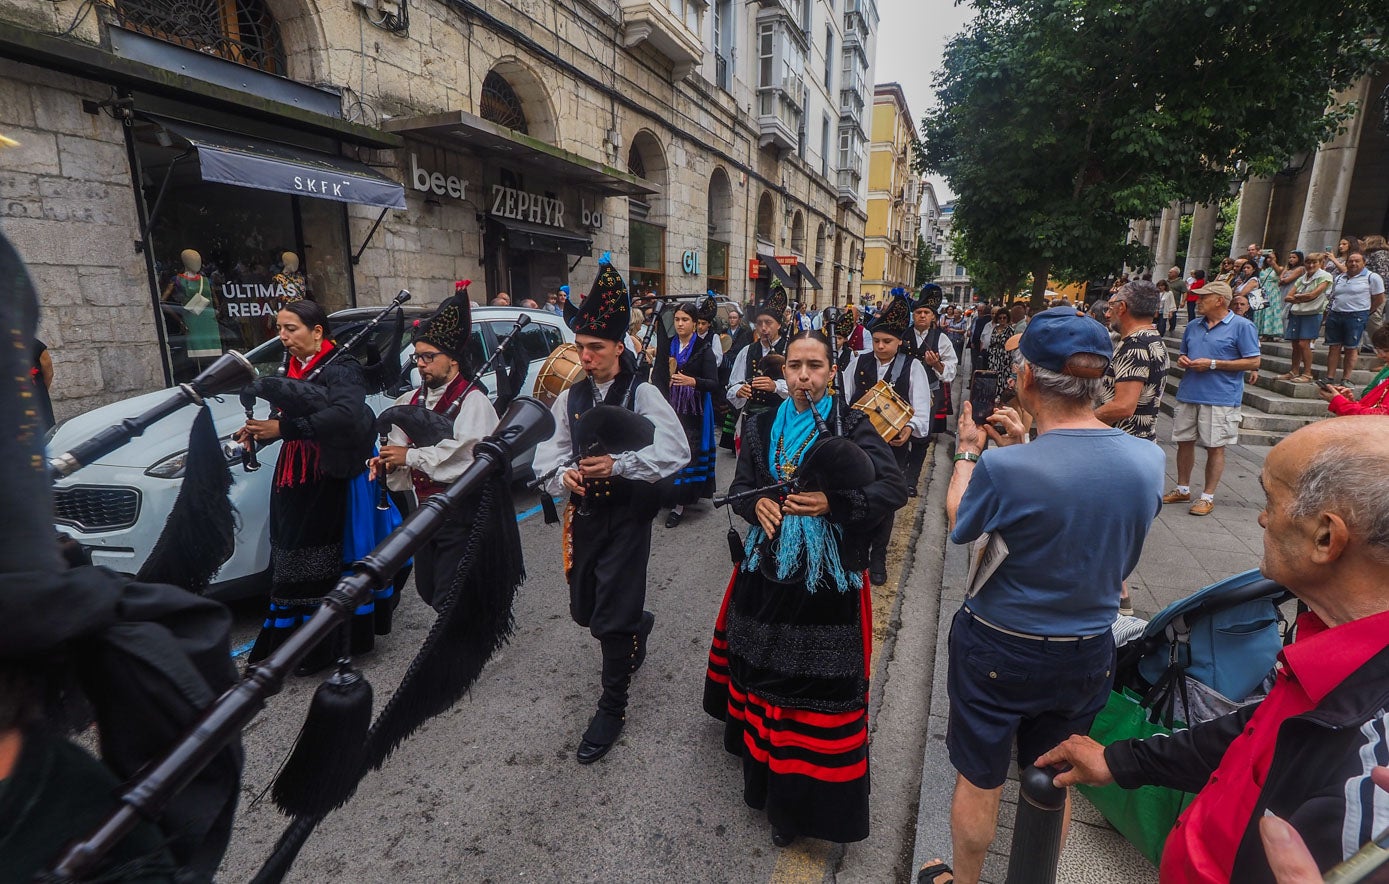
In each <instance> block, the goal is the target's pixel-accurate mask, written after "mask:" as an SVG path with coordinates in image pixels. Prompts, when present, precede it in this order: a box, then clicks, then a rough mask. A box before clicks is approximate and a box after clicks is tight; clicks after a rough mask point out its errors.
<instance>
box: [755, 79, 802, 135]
mask: <svg viewBox="0 0 1389 884" xmlns="http://www.w3.org/2000/svg"><path fill="white" fill-rule="evenodd" d="M804 102H805V85H804V84H802V83H796V82H789V81H788V82H786V83H784V84H783V85H782V86H764V87H762V88H761V89H759V90H757V125H758V128H759V129H760V130H761V139H760V143H761V146H762V147H769V146H775V147H778V148H781V149H783V150H795V149H796V148H797V147H798V146H799V145H800V129H801V108H802V107H803V105H804Z"/></svg>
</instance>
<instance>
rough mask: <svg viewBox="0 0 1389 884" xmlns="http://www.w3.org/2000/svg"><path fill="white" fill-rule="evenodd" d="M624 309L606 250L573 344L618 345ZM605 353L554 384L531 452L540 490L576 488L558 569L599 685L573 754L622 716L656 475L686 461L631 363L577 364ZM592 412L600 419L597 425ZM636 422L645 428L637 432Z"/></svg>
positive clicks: (609, 731)
mask: <svg viewBox="0 0 1389 884" xmlns="http://www.w3.org/2000/svg"><path fill="white" fill-rule="evenodd" d="M630 316H631V302H630V301H629V299H628V296H627V288H626V286H625V285H624V284H623V282H622V277H621V276H620V275H618V272H617V271H616V270H615V269H614V268H613V266H612V264H611V263H609V261H608V260H607V256H606V255H605V256H604V260H603V261H602V262H601V263H600V265H599V273H598V278H597V279H596V280H594V283H593V289H592V290H591V291H590V292H589V295H588V297H587V298H585V299H584V302H583V304H582V305H581V306H580V307H579V308H578V310H577V312H576V313H575V314H574V316H573V321H572V323H571V325H572V328H573V329H574V334H575V336H576V339H577V343H578V345H579V347H580V349H581V350H583V348H584V347H585V345H586V344H590V345H591V344H593V343H601V342H604V341H610V342H614V343H617V344H619V345H620V344H621V343H622V342H623V340H624V339H625V338H626V336H627V325H628V322H629V321H630V320H629V317H630ZM584 355H585V356H588V354H587V353H585V354H584ZM607 358H615V365H616V370H615V374H613V375H612V376H610V377H608V378H606V379H604V380H599V379H598V378H597V377H596V376H595V374H590V375H589V376H588V377H587V378H586V379H585V380H581V381H579V382H578V383H576V384H574V385H573V386H572V387H570V388H569V389H567V390H565V391H564V392H562V393H560V395H559V398H558V399H557V400H556V401H555V404H554V406H553V408H552V409H551V411H552V413H553V414H554V416H555V425H556V427H555V435H554V436H553V437H551V438H550V439H549V440H548V441H546V442H544V443H542V444H541V445H540V446H539V447H538V448H536V453H535V471H536V472H537V473H539V474H541V475H546V474H549V473H551V472H553V473H554V478H553V479H552V480H551V481H550V483H549V484H548V486H547V488H546V491H547V492H552V493H558V492H559V491H560V489H561V488H564V487H569V486H566V485H565V483H564V480H565V478H566V477H569V478H570V479H571V481H573V482H575V483H577V487H578V488H580V489H582V493H580V491H579V490H571V496H570V499H569V505H568V507H567V508H566V511H565V519H564V532H565V544H564V550H565V575H566V577H567V579H568V581H569V611H570V614H571V616H572V617H573V618H574V622H575V623H577V624H579V625H580V626H586V627H588V629H589V632H591V633H592V634H593V637H594V638H596V639H598V641H599V643H600V644H601V646H602V649H603V675H602V682H603V693H602V696H601V697H600V698H599V701H598V711H597V712H596V713H595V714H594V716H593V718H592V720H591V721H590V722H589V725H588V728H587V730H585V731H584V734H583V737H582V739H581V740H580V741H579V748H578V752H577V757H578V760H579V762H580V763H581V764H590V763H592V762H594V761H597V760H598V759H600V758H602V757H603V756H604V755H606V754H607V752H608V750H609V749H611V748H612V745H613V743H614V742H616V741H617V738H618V736H619V735H620V734H621V732H622V727H623V724H624V722H625V721H626V710H627V692H628V688H629V686H630V684H631V681H632V676H633V675H634V674H635V673H636V671H637V669H638V668H640V666H641V664H642V661H643V660H644V659H645V657H646V640H647V636H648V635H649V634H650V632H651V628H652V626H653V624H654V622H655V617H654V615H653V614H651V612H649V611H646V610H644V608H645V604H646V568H647V562H648V560H649V559H650V557H651V520H652V519H653V518H654V517H655V516H656V513H657V511H658V510H659V508H660V502H661V495H662V488H661V481H662V480H663V479H666V478H667V477H669V476H672V475H674V474H675V473H676V472H678V471H679V470H680V469H681V468H683V467H685V466H686V465H688V463H689V461H690V449H689V446H688V445H687V444H686V441H685V431H684V429H683V428H682V427H681V425H680V421H679V419H678V418H677V417H676V414H675V412H674V410H672V409H671V407H670V403H668V402H666V400H665V397H663V396H662V395H661V393H660V391H658V390H657V389H656V387H654V386H652V385H651V384H647V383H644V382H642V381H640V380H638V379H637V376H636V372H635V369H636V366H635V365H634V364H633V363H632V361H631V360H630V359H629V358H628V357H627V356H626V355H625V354H624V355H621V356H615V357H614V354H612V353H611V352H609V351H608V350H606V349H604V351H603V352H602V353H601V354H599V355H598V356H596V357H590V359H593V360H596V361H594V362H592V363H590V360H589V359H586V361H585V365H589V364H593V365H594V366H595V369H594V370H600V369H599V366H603V367H602V368H601V370H602V371H603V372H606V371H610V370H612V366H613V363H610V362H605V361H604V360H605V359H607ZM599 400H601V402H600V401H599ZM616 410H622V411H625V412H626V414H625V417H624V415H623V414H621V413H619V414H616V416H614V412H615V411H616ZM600 421H607V422H608V423H607V426H606V427H605V428H602V429H599V427H600V426H602V425H601V424H600V423H599V422H600ZM589 422H591V423H589ZM643 432H645V433H646V434H647V435H645V437H644V438H638V437H641V436H642V433H643ZM633 439H637V440H638V441H637V443H633V441H632V440H633ZM642 442H644V443H645V444H640V443H642ZM629 446H631V447H629ZM591 449H592V450H591ZM605 458H611V472H610V473H609V474H608V475H607V476H601V477H598V476H594V477H586V476H583V475H581V472H580V471H581V469H592V468H593V467H592V466H591V465H592V464H594V463H595V462H598V463H603V462H604V461H605ZM599 472H602V469H601V467H599Z"/></svg>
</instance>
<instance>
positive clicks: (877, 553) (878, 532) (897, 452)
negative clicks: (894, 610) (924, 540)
mask: <svg viewBox="0 0 1389 884" xmlns="http://www.w3.org/2000/svg"><path fill="white" fill-rule="evenodd" d="M916 441H917V440H915V439H913V440H912V441H911V442H908V443H907V444H906V445H903V446H901V447H899V448H894V449H892V453H893V455H894V456H895V457H896V458H897V468H898V469H900V470H901V471H902V474H903V475H906V472H907V462H908V457H909V456H910V453H911V446H912V445H913V444H915V442H916ZM923 447H924V446H923ZM895 516H896V513H895V512H891V513H888V514H887V515H886V516H884V517H883V520H882V521H881V522H879V523H878V527H877V528H875V529H874V531H873V537H872V540H870V541H869V544H868V570H869V571H886V570H887V545H888V543H889V542H891V540H892V526H893V524H894V523H895V522H896V518H895Z"/></svg>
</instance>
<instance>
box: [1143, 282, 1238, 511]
mask: <svg viewBox="0 0 1389 884" xmlns="http://www.w3.org/2000/svg"><path fill="white" fill-rule="evenodd" d="M1197 294H1198V295H1199V296H1200V300H1198V301H1197V302H1196V310H1197V312H1198V313H1199V314H1200V318H1198V319H1196V320H1194V321H1192V322H1189V323H1187V326H1186V331H1185V332H1184V333H1183V334H1182V353H1181V356H1179V357H1178V358H1177V364H1178V365H1179V366H1181V367H1182V368H1183V369H1185V373H1184V374H1183V375H1182V380H1181V383H1180V384H1178V385H1177V405H1176V409H1175V411H1174V412H1173V414H1172V441H1173V442H1176V443H1177V487H1176V489H1175V490H1173V491H1169V492H1167V494H1165V495H1164V496H1163V498H1162V502H1163V503H1185V502H1186V501H1188V500H1191V484H1190V483H1191V471H1192V470H1193V469H1194V468H1195V466H1196V443H1197V442H1200V443H1201V447H1202V448H1204V449H1206V483H1205V485H1203V486H1202V488H1201V499H1200V500H1198V501H1196V502H1195V503H1193V504H1192V505H1191V509H1189V510H1188V511H1187V512H1189V513H1191V514H1192V515H1193V516H1208V515H1210V514H1211V510H1213V509H1215V489H1216V487H1217V486H1219V485H1220V475H1221V473H1223V472H1224V471H1225V446H1226V445H1235V444H1238V443H1239V425H1240V420H1241V417H1242V414H1241V412H1240V403H1241V402H1243V401H1244V376H1245V374H1246V373H1248V372H1251V371H1256V370H1258V368H1259V329H1258V327H1257V326H1255V325H1254V323H1252V322H1250V321H1249V320H1247V319H1245V318H1244V317H1243V316H1236V315H1235V314H1234V313H1231V312H1230V299H1231V298H1232V297H1233V293H1232V292H1231V291H1230V286H1229V285H1227V284H1226V283H1223V282H1211V283H1207V284H1206V285H1205V286H1203V287H1202V288H1201V289H1199V290H1198V292H1197Z"/></svg>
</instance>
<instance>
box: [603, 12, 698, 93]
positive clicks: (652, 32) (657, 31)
mask: <svg viewBox="0 0 1389 884" xmlns="http://www.w3.org/2000/svg"><path fill="white" fill-rule="evenodd" d="M622 26H623V40H622V44H623V45H624V46H626V47H627V48H628V49H631V48H632V47H634V46H637V45H639V44H641V43H646V44H648V45H649V46H650V47H651V48H652V49H655V50H656V51H657V52H659V53H660V54H661V55H664V56H665V57H666V58H668V59H670V63H671V65H672V67H673V69H674V70H673V73H674V75H675V78H676V79H677V80H683V79H684V78H685V77H686V76H688V75H689V73H690V71H692V70H694V67H695V65H696V64H698V63H699V60H700V59H701V58H703V57H704V44H703V43H701V42H700V39H699V35H698V34H697V33H695V32H694V31H692V30H691V29H690V28H689V27H688V26H687V25H686V24H685V22H684V21H683V20H682V19H681V18H680V17H679V16H677V15H676V14H675V13H674V12H672V11H671V10H670V7H669V5H668V4H667V3H666V2H664V0H622Z"/></svg>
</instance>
